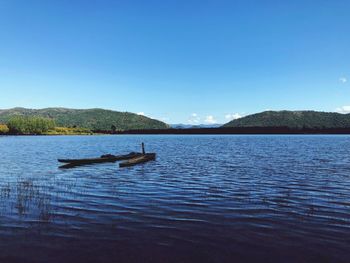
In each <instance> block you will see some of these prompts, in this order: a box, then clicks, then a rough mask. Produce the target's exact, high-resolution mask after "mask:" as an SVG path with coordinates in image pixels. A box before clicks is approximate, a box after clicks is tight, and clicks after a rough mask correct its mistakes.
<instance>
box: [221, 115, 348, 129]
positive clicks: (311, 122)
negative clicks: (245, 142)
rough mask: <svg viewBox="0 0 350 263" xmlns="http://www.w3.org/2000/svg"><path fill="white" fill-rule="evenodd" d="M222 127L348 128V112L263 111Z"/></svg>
mask: <svg viewBox="0 0 350 263" xmlns="http://www.w3.org/2000/svg"><path fill="white" fill-rule="evenodd" d="M222 127H289V128H350V114H340V113H335V112H318V111H265V112H261V113H257V114H252V115H248V116H246V117H243V118H240V119H236V120H233V121H230V122H229V123H226V124H225V125H223V126H222Z"/></svg>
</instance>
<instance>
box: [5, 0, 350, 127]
mask: <svg viewBox="0 0 350 263" xmlns="http://www.w3.org/2000/svg"><path fill="white" fill-rule="evenodd" d="M349 26H350V1H348V0H343V1H342V0H335V1H329V0H317V1H316V0H314V1H313V0H310V1H305V0H302V1H301V0H300V1H298V0H293V1H292V0H290V1H272V0H270V1H268V0H263V1H262V0H256V1H249V0H244V1H243V0H242V1H238V0H237V1H220V0H215V1H205V0H201V1H190V0H186V1H185V0H184V1H181V0H179V1H175V0H173V1H170V0H169V1H166V0H160V1H152V0H148V1H116V0H115V1H106V0H102V1H94V0H91V1H74V0H71V1H70V0H69V1H68V0H57V1H54V0H52V1H46V0H43V1H34V0H33V1H31V0H23V1H16V0H0V108H3V109H4V108H11V107H15V106H22V107H30V108H43V107H57V106H60V107H71V108H92V107H101V108H108V109H114V110H120V111H130V112H136V113H141V112H143V113H144V114H146V115H147V116H151V117H154V118H158V119H162V120H164V121H166V122H168V123H213V122H219V123H224V122H227V121H228V120H229V119H230V118H234V117H239V116H242V115H247V114H250V113H255V112H260V111H264V110H267V109H272V110H282V109H287V110H304V109H310V110H322V111H341V112H350V106H349V105H350V29H349Z"/></svg>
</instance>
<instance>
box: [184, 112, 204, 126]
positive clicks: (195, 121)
mask: <svg viewBox="0 0 350 263" xmlns="http://www.w3.org/2000/svg"><path fill="white" fill-rule="evenodd" d="M200 120H201V118H200V117H199V116H198V114H197V113H192V114H191V116H190V117H189V118H188V120H187V122H188V123H189V124H199V122H200Z"/></svg>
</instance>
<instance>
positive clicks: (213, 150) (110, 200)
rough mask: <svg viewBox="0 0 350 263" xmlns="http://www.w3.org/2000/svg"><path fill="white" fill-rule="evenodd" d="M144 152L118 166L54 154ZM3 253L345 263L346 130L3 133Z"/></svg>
mask: <svg viewBox="0 0 350 263" xmlns="http://www.w3.org/2000/svg"><path fill="white" fill-rule="evenodd" d="M142 141H143V142H145V144H146V150H148V151H152V152H153V151H154V152H157V154H158V156H157V161H155V162H149V163H146V164H143V165H140V166H135V167H131V168H123V169H120V168H119V167H118V164H117V163H115V164H113V163H112V164H99V165H94V166H85V167H78V168H75V169H70V170H62V169H58V163H57V158H81V157H95V156H99V155H101V154H105V153H128V152H130V151H138V150H139V144H140V143H141V142H142ZM0 149H1V151H0V262H218V263H222V262H350V136H339V135H338V136H310V135H308V136H265V135H264V136H238V135H233V136H230V135H229V136H171V135H168V136H154V135H150V136H139V135H134V136H127V135H123V136H60V137H49V136H47V137H0Z"/></svg>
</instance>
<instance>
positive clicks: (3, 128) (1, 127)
mask: <svg viewBox="0 0 350 263" xmlns="http://www.w3.org/2000/svg"><path fill="white" fill-rule="evenodd" d="M8 132H9V128H8V127H7V125H6V124H0V134H7V133H8Z"/></svg>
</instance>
